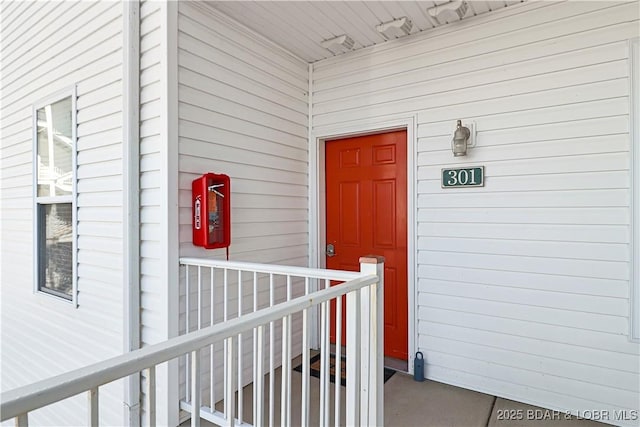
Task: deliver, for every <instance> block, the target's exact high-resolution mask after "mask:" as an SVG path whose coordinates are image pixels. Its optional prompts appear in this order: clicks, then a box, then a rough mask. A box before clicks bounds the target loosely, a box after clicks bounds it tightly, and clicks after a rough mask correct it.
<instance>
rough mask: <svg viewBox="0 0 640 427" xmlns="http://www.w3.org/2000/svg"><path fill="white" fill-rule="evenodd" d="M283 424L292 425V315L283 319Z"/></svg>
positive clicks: (288, 284)
mask: <svg viewBox="0 0 640 427" xmlns="http://www.w3.org/2000/svg"><path fill="white" fill-rule="evenodd" d="M290 300H291V275H289V274H287V301H290ZM281 371H282V387H281V399H280V407H281V413H282V417H281V418H280V419H281V420H282V422H281V424H282V425H285V426H290V425H291V315H288V316H285V317H284V318H283V319H282V368H281Z"/></svg>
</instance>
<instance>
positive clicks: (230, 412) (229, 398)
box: [224, 337, 235, 427]
mask: <svg viewBox="0 0 640 427" xmlns="http://www.w3.org/2000/svg"><path fill="white" fill-rule="evenodd" d="M224 347H225V356H224V357H225V366H226V368H225V377H226V378H228V379H229V381H225V384H224V390H225V392H224V418H225V420H226V421H227V425H228V426H230V427H233V426H234V424H235V413H234V410H235V404H234V403H235V402H234V396H235V384H234V375H233V370H234V366H233V365H234V363H233V359H234V356H233V353H234V352H233V337H229V338H227V339H225V340H224Z"/></svg>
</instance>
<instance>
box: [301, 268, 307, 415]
mask: <svg viewBox="0 0 640 427" xmlns="http://www.w3.org/2000/svg"><path fill="white" fill-rule="evenodd" d="M307 280H308V279H307ZM301 394H302V399H301V401H302V408H301V413H300V415H301V419H300V425H303V426H307V425H309V310H308V309H306V308H305V309H304V310H302V393H301Z"/></svg>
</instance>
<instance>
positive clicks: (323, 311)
mask: <svg viewBox="0 0 640 427" xmlns="http://www.w3.org/2000/svg"><path fill="white" fill-rule="evenodd" d="M326 319H327V304H326V303H324V302H323V303H321V304H320V425H321V426H326V425H328V424H329V423H328V420H327V414H326V412H325V410H324V408H325V406H328V405H329V402H328V401H327V398H326V394H325V389H326V388H327V387H328V384H327V382H328V380H329V376H328V373H329V372H328V371H329V360H328V359H329V351H328V345H327V343H328V340H327V335H328V334H329V331H327V322H326Z"/></svg>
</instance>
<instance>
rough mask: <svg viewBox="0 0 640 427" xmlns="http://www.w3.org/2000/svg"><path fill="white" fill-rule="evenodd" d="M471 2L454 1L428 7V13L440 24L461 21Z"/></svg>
mask: <svg viewBox="0 0 640 427" xmlns="http://www.w3.org/2000/svg"><path fill="white" fill-rule="evenodd" d="M467 9H469V4H468V3H467V2H466V1H452V2H449V3H445V4H441V5H438V6H435V7H432V8H429V9H427V13H428V14H429V16H431V17H432V18H435V19H436V20H437V21H438V22H439V23H440V24H448V23H449V22H454V21H459V20H461V19H462V17H463V16H464V15H465V13H467Z"/></svg>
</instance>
